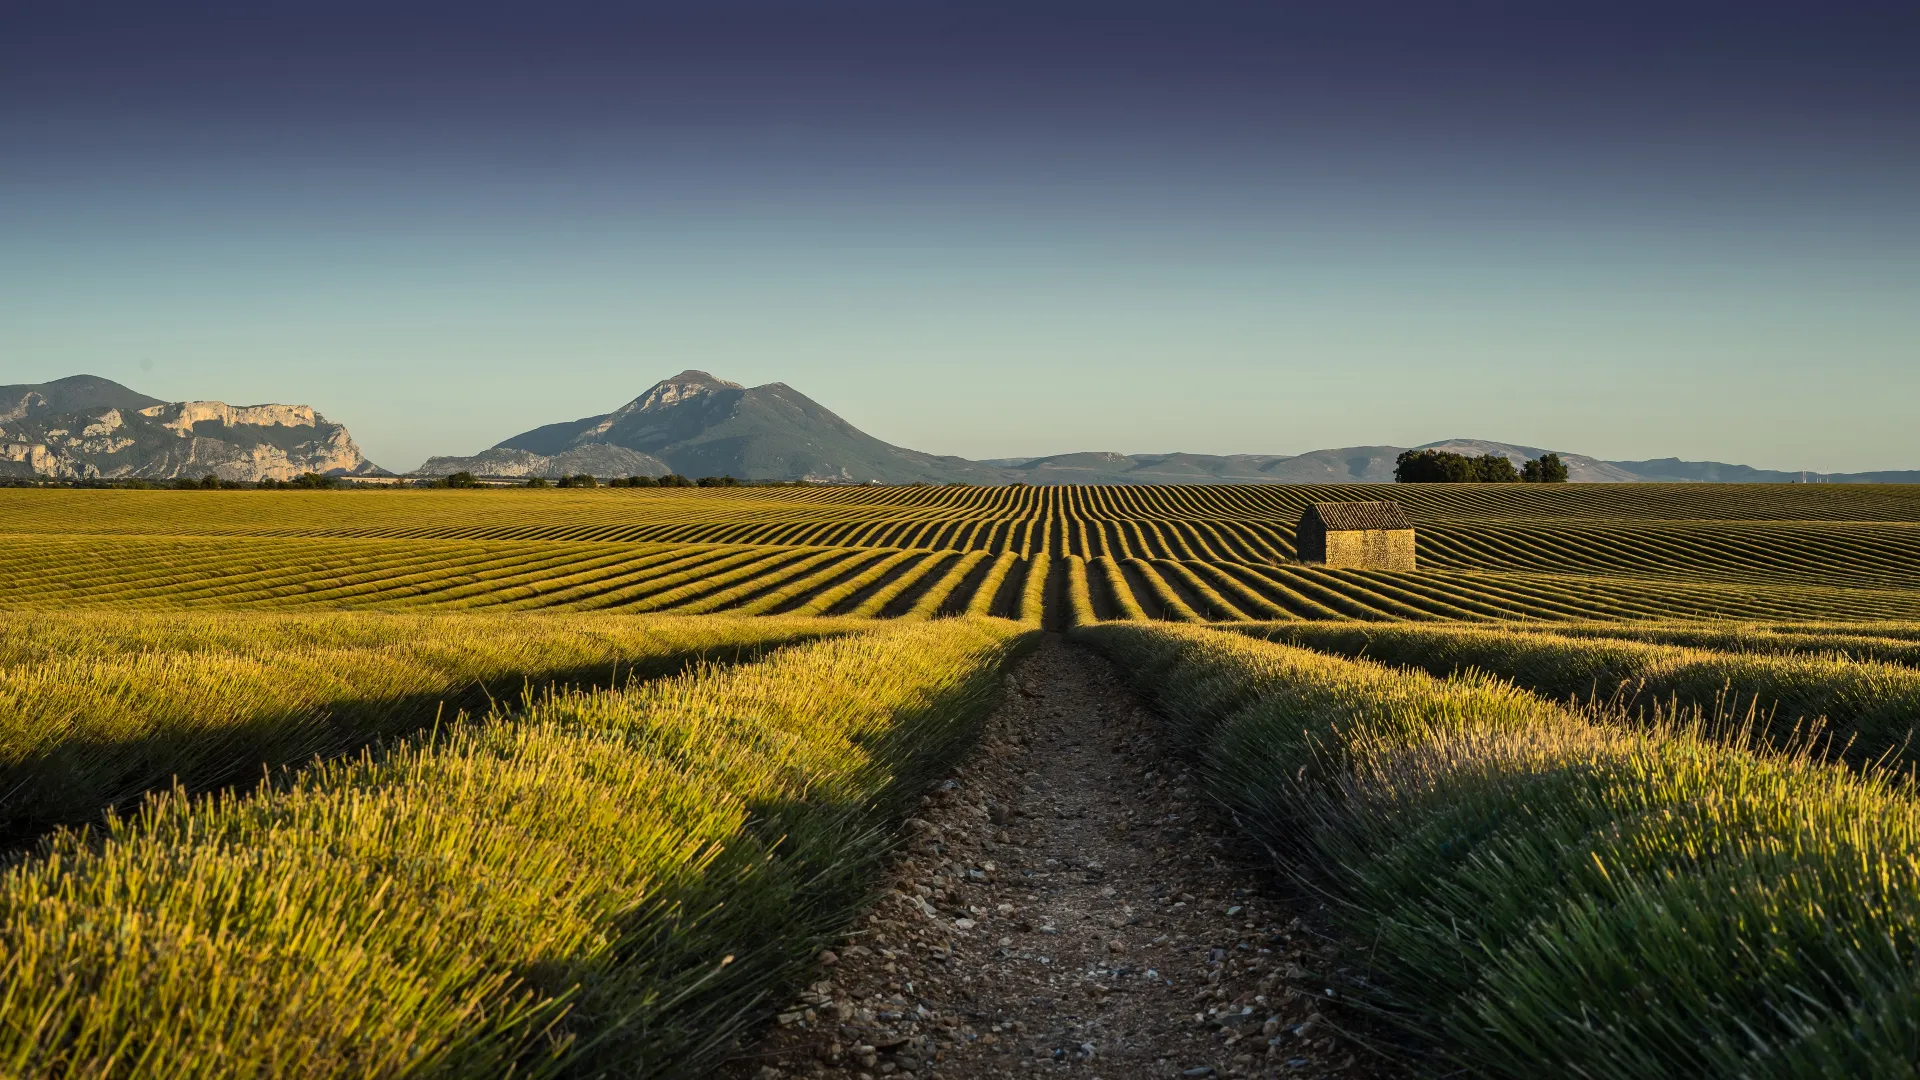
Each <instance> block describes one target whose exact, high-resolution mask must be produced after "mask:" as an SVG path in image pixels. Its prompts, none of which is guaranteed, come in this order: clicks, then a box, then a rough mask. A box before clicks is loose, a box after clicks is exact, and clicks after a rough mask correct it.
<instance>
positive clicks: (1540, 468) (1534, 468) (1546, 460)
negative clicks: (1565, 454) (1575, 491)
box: [1520, 454, 1567, 484]
mask: <svg viewBox="0 0 1920 1080" xmlns="http://www.w3.org/2000/svg"><path fill="white" fill-rule="evenodd" d="M1520 479H1521V481H1522V482H1524V483H1528V484H1564V483H1566V482H1567V466H1566V463H1565V462H1563V461H1561V460H1560V455H1559V454H1541V455H1540V456H1539V457H1537V458H1534V459H1533V460H1532V461H1529V462H1527V463H1526V464H1525V465H1522V466H1521V467H1520Z"/></svg>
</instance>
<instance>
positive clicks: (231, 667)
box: [0, 611, 858, 843]
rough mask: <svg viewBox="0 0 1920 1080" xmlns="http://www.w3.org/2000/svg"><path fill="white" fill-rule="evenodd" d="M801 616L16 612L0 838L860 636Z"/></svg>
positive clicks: (2, 649) (5, 692)
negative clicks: (540, 700)
mask: <svg viewBox="0 0 1920 1080" xmlns="http://www.w3.org/2000/svg"><path fill="white" fill-rule="evenodd" d="M857 629H858V627H857V626H856V625H854V624H849V623H845V622H836V623H827V622H818V621H815V622H809V621H806V620H797V619H746V618H708V619H693V618H680V617H661V616H655V617H642V618H633V617H609V616H591V615H520V616H498V615H373V614H360V613H354V614H348V613H309V614H255V613H233V612H229V613H218V614H215V613H171V614H161V613H151V612H149V613H136V612H99V611H95V612H84V611H83V612H78V613H72V614H52V613H15V614H12V615H10V616H8V617H7V619H6V620H5V622H4V626H3V627H0V792H5V793H6V797H5V798H4V799H0V842H12V843H18V842H20V841H21V840H24V839H26V838H28V837H31V836H33V835H36V834H38V833H40V832H42V831H44V830H45V829H47V828H48V827H50V826H53V825H56V824H78V823H81V822H85V821H89V820H94V819H96V818H98V816H99V815H100V814H101V812H102V811H103V810H105V809H106V808H107V807H110V806H123V805H125V804H127V803H128V802H129V801H130V800H133V799H136V798H138V797H139V796H140V795H141V794H142V793H143V792H146V791H148V790H151V789H153V788H156V787H166V786H168V785H170V784H173V783H175V782H178V783H180V784H183V785H184V786H186V787H187V788H189V789H191V790H204V789H208V788H211V787H215V786H219V785H222V784H230V783H234V782H251V781H255V780H258V779H259V778H260V775H261V772H262V770H263V769H264V768H269V767H276V766H280V765H286V764H295V763H299V762H304V761H306V760H307V759H309V758H312V757H315V756H323V757H324V756H331V755H334V754H338V753H342V752H345V751H348V750H351V749H354V748H356V747H359V746H362V745H365V744H367V743H368V742H371V741H373V740H375V739H379V738H382V737H391V736H395V735H400V734H404V733H406V732H410V731H414V730H416V729H418V728H421V727H424V726H427V725H430V724H432V723H433V722H434V720H435V718H436V717H437V716H439V715H441V714H442V713H443V712H444V714H445V715H446V716H447V717H448V718H449V719H450V718H451V717H452V716H453V714H454V713H456V712H458V711H459V710H461V709H476V708H477V709H481V710H484V709H485V708H486V707H487V705H488V701H489V699H490V698H500V699H505V700H507V701H514V700H517V699H518V698H519V697H520V696H521V694H522V692H523V691H525V690H527V689H529V688H533V689H539V688H544V687H547V686H551V685H554V684H587V685H596V686H612V685H614V684H615V683H616V682H618V681H621V680H625V679H632V678H650V677H654V676H658V675H662V674H668V673H671V672H674V671H678V670H681V669H682V668H685V667H687V666H688V665H690V664H693V663H696V662H699V661H702V660H706V661H711V662H733V661H736V660H740V659H747V658H751V657H753V656H756V655H758V654H760V653H761V652H764V651H765V650H767V649H771V648H775V647H778V646H780V645H785V644H791V643H793V642H796V641H802V640H806V639H809V638H816V637H821V636H826V635H833V634H841V633H847V632H852V631H855V630H857Z"/></svg>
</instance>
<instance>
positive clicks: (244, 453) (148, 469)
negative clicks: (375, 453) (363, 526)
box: [0, 375, 381, 481]
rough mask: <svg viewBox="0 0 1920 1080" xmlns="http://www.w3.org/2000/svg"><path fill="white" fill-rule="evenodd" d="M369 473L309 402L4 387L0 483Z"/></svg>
mask: <svg viewBox="0 0 1920 1080" xmlns="http://www.w3.org/2000/svg"><path fill="white" fill-rule="evenodd" d="M310 472H311V473H321V474H323V475H329V476H371V475H376V474H379V473H380V472H381V470H380V468H379V467H378V466H376V465H374V464H373V463H372V462H370V461H368V460H367V459H366V456H365V455H363V454H361V452H360V448H359V446H357V445H355V443H354V441H353V436H352V435H351V434H349V433H348V432H347V429H346V427H345V426H344V425H341V424H335V423H332V422H331V421H329V420H328V419H327V418H326V417H324V416H322V415H320V413H319V412H317V411H315V410H314V408H313V407H312V406H311V405H277V404H270V405H241V406H235V405H228V404H227V403H225V402H223V401H162V400H161V399H159V398H156V397H149V396H147V395H145V394H142V393H140V392H138V391H136V390H132V389H129V388H128V387H125V386H122V385H120V384H119V383H116V382H114V381H112V380H111V379H103V378H100V377H99V376H97V375H71V376H68V377H67V378H64V379H55V380H53V381H51V382H45V383H15V384H13V385H9V386H0V477H17V478H30V477H34V476H50V477H54V478H56V479H76V480H78V479H121V478H124V479H141V480H172V479H178V478H180V477H183V476H185V477H192V478H194V479H199V478H200V477H203V476H206V475H208V474H212V475H214V476H217V477H219V478H220V479H222V480H238V481H259V480H267V479H272V480H288V479H292V478H293V477H296V476H299V475H301V474H302V473H310Z"/></svg>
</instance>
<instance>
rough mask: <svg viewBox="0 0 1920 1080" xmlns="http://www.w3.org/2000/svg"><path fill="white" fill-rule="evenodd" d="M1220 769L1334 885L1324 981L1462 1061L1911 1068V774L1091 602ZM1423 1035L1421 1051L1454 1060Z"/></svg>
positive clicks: (1749, 1069)
mask: <svg viewBox="0 0 1920 1080" xmlns="http://www.w3.org/2000/svg"><path fill="white" fill-rule="evenodd" d="M1080 636H1081V639H1082V640H1085V641H1088V642H1090V643H1092V644H1094V645H1095V646H1096V647H1098V648H1100V649H1102V650H1103V651H1105V652H1106V653H1108V655H1109V656H1111V657H1112V658H1113V659H1114V660H1115V661H1117V662H1118V664H1119V666H1120V667H1121V669H1122V670H1124V671H1126V672H1127V673H1128V674H1129V676H1130V677H1131V678H1132V679H1134V681H1135V682H1136V684H1137V685H1138V686H1139V687H1140V688H1141V689H1142V690H1143V691H1144V692H1146V693H1148V694H1150V695H1152V696H1153V697H1154V698H1155V700H1156V701H1157V703H1158V704H1159V706H1160V707H1161V709H1162V710H1164V711H1165V712H1166V713H1167V714H1168V715H1169V716H1170V717H1172V718H1174V722H1175V723H1176V724H1177V725H1178V727H1177V730H1178V732H1179V733H1181V735H1182V736H1183V737H1184V738H1185V739H1186V740H1187V741H1188V742H1189V743H1190V744H1192V745H1194V746H1195V747H1197V748H1198V749H1199V751H1200V752H1201V754H1202V756H1203V759H1204V761H1205V763H1206V766H1207V771H1208V773H1209V774H1210V782H1209V786H1210V788H1211V790H1212V792H1213V794H1214V795H1215V796H1216V797H1218V798H1219V799H1221V800H1222V801H1223V802H1224V803H1225V804H1226V805H1227V806H1228V808H1229V809H1230V810H1231V812H1232V813H1233V814H1234V815H1235V818H1236V820H1238V821H1240V822H1242V823H1243V824H1245V825H1246V826H1247V827H1248V828H1249V829H1251V830H1252V831H1253V832H1254V834H1255V835H1256V836H1257V837H1258V838H1259V839H1260V840H1261V841H1262V842H1263V843H1265V844H1266V845H1267V846H1268V848H1269V850H1271V851H1273V852H1275V853H1276V855H1277V856H1278V857H1279V858H1280V860H1281V863H1282V866H1283V867H1284V868H1285V869H1286V870H1288V871H1289V872H1290V873H1291V874H1293V875H1295V876H1296V877H1297V878H1298V879H1299V881H1300V882H1301V883H1302V885H1303V887H1304V888H1306V889H1308V890H1309V891H1311V892H1313V893H1316V894H1318V895H1322V896H1325V897H1326V898H1327V899H1328V903H1329V908H1330V909H1331V910H1332V911H1333V912H1334V913H1336V916H1337V917H1339V918H1340V919H1342V920H1343V921H1344V922H1345V929H1346V931H1347V933H1348V934H1349V935H1350V937H1351V938H1352V940H1355V941H1364V942H1367V943H1369V945H1368V949H1367V953H1366V956H1367V961H1366V965H1367V966H1366V975H1365V979H1364V980H1361V979H1350V980H1349V981H1348V982H1347V983H1346V984H1345V985H1344V986H1343V987H1342V991H1343V992H1344V993H1346V994H1347V995H1349V996H1351V997H1356V998H1359V999H1362V1000H1364V1001H1366V1002H1367V1003H1368V1004H1369V1005H1370V1006H1371V1007H1373V1008H1375V1009H1377V1010H1378V1012H1379V1014H1380V1015H1382V1016H1383V1017H1385V1018H1387V1019H1389V1020H1391V1021H1393V1022H1395V1023H1398V1024H1401V1025H1403V1026H1405V1027H1406V1028H1407V1029H1409V1030H1410V1031H1411V1032H1413V1033H1415V1034H1416V1035H1418V1036H1419V1037H1421V1038H1422V1039H1424V1040H1431V1041H1432V1042H1433V1043H1435V1044H1437V1048H1438V1049H1439V1050H1440V1052H1441V1055H1440V1056H1441V1057H1442V1058H1443V1059H1444V1058H1451V1059H1452V1060H1451V1062H1450V1064H1451V1065H1452V1066H1453V1067H1454V1069H1455V1070H1457V1071H1459V1072H1462V1073H1471V1074H1472V1075H1476V1076H1491V1077H1512V1078H1516V1080H1537V1078H1539V1077H1543V1076H1583V1077H1591V1078H1596V1080H1613V1078H1647V1080H1653V1078H1665V1077H1673V1076H1688V1077H1728V1078H1731V1077H1742V1078H1751V1077H1801V1076H1910V1075H1912V1074H1913V1060H1914V1057H1913V1047H1914V1046H1915V1045H1916V1044H1920V984H1916V980H1915V979H1914V976H1913V970H1914V964H1915V957H1916V956H1917V955H1920V940H1917V937H1920V805H1916V803H1915V801H1914V799H1913V795H1912V789H1911V787H1910V785H1908V784H1906V783H1905V782H1895V781H1892V780H1890V779H1888V778H1886V777H1883V776H1881V775H1878V774H1872V773H1868V774H1862V773H1858V772H1852V771H1849V770H1847V769H1844V768H1840V767H1836V766H1823V765H1820V764H1817V763H1814V762H1811V761H1808V760H1806V759H1803V758H1795V757H1780V756H1777V755H1770V754H1766V753H1761V752H1756V751H1755V750H1753V749H1752V748H1750V747H1746V746H1743V745H1741V744H1740V743H1739V741H1738V740H1737V739H1735V740H1731V741H1724V740H1723V739H1716V738H1710V737H1708V735H1709V734H1710V732H1709V731H1708V730H1706V729H1704V728H1702V727H1701V726H1699V725H1698V724H1694V723H1689V722H1682V721H1678V720H1674V719H1672V718H1669V721H1668V722H1667V723H1666V724H1664V725H1653V726H1649V725H1645V724H1640V725H1633V726H1629V725H1626V724H1622V723H1619V722H1617V721H1615V720H1613V719H1610V718H1605V717H1589V716H1583V715H1580V714H1577V713H1575V712H1571V711H1569V710H1567V709H1565V708H1562V707H1560V706H1556V705H1553V704H1550V703H1549V702H1547V701H1545V700H1542V699H1541V698H1538V697H1535V696H1533V695H1531V694H1527V693H1524V692H1520V691H1517V690H1515V689H1513V688H1512V687H1510V686H1505V685H1502V684H1499V683H1495V682H1493V681H1491V680H1488V679H1486V678H1484V677H1468V678H1462V679H1459V680H1456V681H1453V682H1443V681H1440V680H1438V679H1435V678H1433V677H1432V676H1429V675H1427V674H1425V673H1421V672H1407V671H1393V670H1389V669H1387V668H1383V667H1380V666H1379V665H1377V664H1371V663H1360V662H1354V661H1348V660H1341V659H1335V658H1332V657H1328V656H1324V655H1321V654H1318V653H1313V652H1308V651H1306V650H1301V649H1294V648H1289V647H1286V646H1283V645H1277V644H1272V643H1268V642H1261V641H1253V640H1250V639H1247V638H1245V637H1242V636H1241V635H1235V634H1222V633H1219V632H1217V631H1209V630H1195V629H1182V628H1175V627H1146V626H1122V625H1118V624H1108V625H1105V626H1101V627H1098V628H1094V629H1091V630H1087V631H1083V632H1081V634H1080ZM1434 1057H1435V1055H1434V1053H1433V1052H1432V1051H1431V1050H1423V1051H1420V1052H1419V1053H1418V1054H1417V1055H1416V1061H1415V1062H1414V1063H1415V1064H1417V1065H1419V1066H1421V1067H1425V1068H1431V1069H1435V1070H1436V1071H1444V1068H1443V1067H1444V1065H1445V1064H1448V1062H1445V1061H1435V1060H1434Z"/></svg>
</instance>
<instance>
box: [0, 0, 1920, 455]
mask: <svg viewBox="0 0 1920 1080" xmlns="http://www.w3.org/2000/svg"><path fill="white" fill-rule="evenodd" d="M1916 116H1920V5H1915V4H1913V3H1911V0H1907V2H1905V3H1885V4H1862V3H1849V2H1846V0H1829V2H1809V3H1801V4H1774V3H1768V2H1765V0H1749V2H1744V3H1737V2H1726V3H1699V2H1695V0H1667V2H1660V3H1643V2H1640V0H1618V2H1613V3H1604V4H1603V3H1587V2H1584V0H1556V2H1554V3H1537V2H1534V3H1507V2H1473V0H1419V2H1417V3H1407V2H1402V3H1383V2H1373V0H1344V2H1340V3H1253V2H1234V3H1228V2H1216V0H1177V2H1167V3H1132V2H1127V0H1110V2H1106V3H1097V4H1096V3H1051V2H1048V0H1026V2H1022V3H1001V2H998V0H969V2H965V3H961V2H940V0H885V2H880V0H873V2H854V0H812V2H808V0H786V2H772V0H755V2H747V0H700V2H698V3H687V4H649V3H632V2H629V3H612V2H608V3H571V2H567V0H548V2H544V3H537V4H536V3H526V4H499V3H488V2H485V0H468V2H465V3H460V4H449V3H412V2H408V0H385V2H382V3H361V2H358V0H340V2H332V3H296V2H288V0H251V2H249V3H245V4H224V5H223V4H203V3H195V2H193V0H173V2H169V3H167V4H153V3H94V2H89V0H0V383H15V382H40V381H45V380H49V379H54V378H59V377H61V376H65V375H71V374H77V373H82V372H85V373H90V374H96V375H102V376H106V377H108V378H111V379H115V380H117V381H120V382H123V383H126V384H128V385H130V386H132V387H134V388H135V389H137V390H140V391H142V392H145V393H148V394H152V395H154V396H156V397H161V398H166V399H169V400H179V399H219V400H225V401H228V402H230V403H234V404H254V403H260V402H269V401H276V402H303V403H309V404H312V405H314V406H315V407H317V408H318V409H319V410H320V411H321V412H322V413H324V414H325V415H326V416H327V417H328V418H329V419H332V420H336V421H339V422H342V423H345V424H347V425H348V427H349V428H350V430H351V431H352V432H353V434H354V436H355V438H356V440H357V441H358V442H359V443H360V445H361V446H362V448H363V449H364V450H365V451H366V453H367V455H368V456H369V457H370V458H372V459H373V460H374V461H376V462H378V463H379V464H381V465H383V466H386V467H388V468H392V469H408V468H412V467H414V466H416V465H418V464H419V463H420V462H421V461H422V459H424V458H425V457H427V456H428V455H430V454H471V453H475V452H477V451H479V450H481V449H483V448H485V447H487V446H490V445H492V444H493V443H495V442H498V441H500V440H502V439H505V438H507V437H509V436H511V435H513V434H515V433H517V432H520V431H523V430H526V429H528V428H531V427H534V426H537V425H539V424H544V423H550V422H554V421H559V420H567V419H573V418H576V417H580V416H587V415H593V414H597V413H603V412H606V411H609V410H611V409H612V408H615V407H616V406H618V405H620V404H622V403H624V402H625V401H628V400H630V399H631V398H633V397H635V396H636V395H638V394H639V393H641V392H642V391H644V390H645V389H646V387H647V386H649V385H650V384H652V383H653V382H655V381H657V380H659V379H661V378H665V377H667V376H669V375H672V374H674V373H676V372H678V371H680V370H682V369H684V368H700V369H705V370H707V371H711V372H712V373H714V374H715V375H718V376H720V377H722V378H726V379H731V380H733V381H736V382H741V383H745V384H748V385H755V384H759V383H764V382H775V381H779V382H785V383H788V384H789V385H791V386H793V387H795V388H796V389H798V390H800V391H801V392H803V393H805V394H807V395H809V396H810V397H812V398H814V399H815V400H817V401H819V402H820V403H822V404H824V405H826V406H827V407H829V408H831V409H833V410H834V411H836V412H838V413H839V414H840V415H842V416H843V417H845V418H846V419H847V420H849V421H850V422H852V423H853V424H855V425H856V426H858V427H860V428H862V429H864V430H866V431H868V432H869V433H871V434H873V435H876V436H878V437H880V438H882V439H886V440H888V441H890V442H894V443H898V444H901V445H905V446H911V447H913V448H915V449H920V450H926V451H931V452H936V453H948V454H960V455H964V456H968V457H1001V456H1028V455H1040V454H1048V453H1059V452H1067V451H1075V450H1118V451H1122V452H1129V453H1139V452H1157V451H1172V450H1181V451H1188V452H1195V453H1267V454H1278V453H1299V452H1304V451H1308V450H1314V449H1320V448H1325V447H1337V446H1351V445H1377V444H1387V445H1415V444H1419V443H1424V442H1430V441H1434V440H1439V439H1446V438H1455V437H1462V438H1482V439H1492V440H1498V441H1505V442H1514V443H1521V444H1526V445H1535V446H1544V447H1549V448H1553V449H1560V450H1567V451H1571V452H1576V453H1584V454H1591V455H1594V456H1597V457H1602V458H1608V459H1641V458H1650V457H1667V456H1679V457H1683V458H1689V459H1714V460H1721V461H1732V462H1739V463H1744V464H1750V465H1756V466H1761V467H1768V468H1784V469H1817V470H1829V471H1852V470H1866V469H1894V468H1904V469H1912V468H1920V424H1916V423H1914V417H1915V413H1916V407H1915V402H1916V401H1920V123H1916V122H1915V117H1916Z"/></svg>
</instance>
